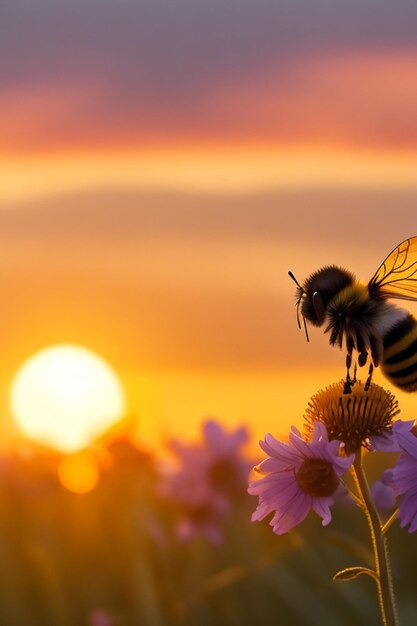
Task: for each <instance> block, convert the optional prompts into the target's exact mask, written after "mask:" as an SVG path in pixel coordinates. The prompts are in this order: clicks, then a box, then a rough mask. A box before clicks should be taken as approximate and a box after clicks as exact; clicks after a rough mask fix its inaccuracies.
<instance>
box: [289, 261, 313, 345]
mask: <svg viewBox="0 0 417 626" xmlns="http://www.w3.org/2000/svg"><path fill="white" fill-rule="evenodd" d="M288 276H289V277H290V278H292V279H293V281H294V282H295V284H296V285H297V287H298V288H299V289H300V297H299V298H298V300H297V302H296V303H295V304H296V307H297V324H298V328H299V329H300V330H301V322H300V305H301V296H302V295H303V293H304V289H303V288H302V286H301V285H300V283H299V282H298V280H297V279H296V277H295V276H294V274H293V273H292V272H291V271H288ZM302 317H303V324H304V332H305V334H306V339H307V341H308V342H310V337H309V336H308V330H307V322H306V318H305V317H304V315H303V316H302Z"/></svg>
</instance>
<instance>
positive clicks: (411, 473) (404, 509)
mask: <svg viewBox="0 0 417 626" xmlns="http://www.w3.org/2000/svg"><path fill="white" fill-rule="evenodd" d="M405 424H408V430H406V429H405V426H404V425H405ZM411 426H412V422H402V423H399V424H398V425H397V424H396V425H395V426H394V430H395V432H396V437H397V440H398V443H399V445H400V448H401V450H402V454H401V455H400V458H399V459H398V462H397V465H396V466H395V467H394V468H393V469H391V470H387V471H385V472H384V475H383V479H384V482H386V483H387V484H389V485H390V486H391V487H392V488H393V489H394V491H395V493H396V495H397V496H399V497H400V511H399V519H400V526H401V528H404V527H405V526H409V528H408V531H409V532H410V533H413V532H415V531H416V530H417V438H416V436H415V434H414V432H413V429H411ZM410 429H411V430H410Z"/></svg>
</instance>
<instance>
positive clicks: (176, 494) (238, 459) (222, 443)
mask: <svg viewBox="0 0 417 626" xmlns="http://www.w3.org/2000/svg"><path fill="white" fill-rule="evenodd" d="M247 438H248V435H247V432H246V430H245V429H244V428H239V429H237V430H236V431H235V432H233V433H227V432H226V431H225V430H224V429H223V428H222V427H221V426H220V425H219V424H218V423H216V422H214V421H212V420H210V421H207V422H206V423H205V424H204V425H203V442H202V444H198V445H196V444H195V445H185V444H183V443H181V442H179V441H173V442H171V448H172V449H173V451H174V452H175V454H176V455H177V457H178V459H179V467H178V469H177V470H176V471H175V472H173V473H171V474H170V475H169V476H167V477H166V480H165V483H164V485H163V488H162V490H163V494H164V495H165V496H166V497H169V498H170V499H171V500H173V501H175V502H176V503H177V505H178V506H179V508H180V511H181V518H180V521H179V523H178V526H177V534H178V537H179V538H180V539H181V540H184V541H187V540H189V539H192V538H193V537H196V536H198V535H202V536H204V537H206V538H207V539H208V541H210V542H211V543H213V544H218V543H220V542H221V540H222V523H223V522H224V520H225V518H226V517H227V514H228V513H229V511H230V509H231V508H232V506H233V504H234V503H235V502H236V501H237V500H238V499H239V498H242V497H243V496H244V494H245V492H246V484H247V476H248V473H249V470H250V467H251V465H252V464H251V463H250V462H249V461H248V460H246V459H245V458H244V457H243V456H242V454H241V447H242V445H243V444H245V443H246V441H247Z"/></svg>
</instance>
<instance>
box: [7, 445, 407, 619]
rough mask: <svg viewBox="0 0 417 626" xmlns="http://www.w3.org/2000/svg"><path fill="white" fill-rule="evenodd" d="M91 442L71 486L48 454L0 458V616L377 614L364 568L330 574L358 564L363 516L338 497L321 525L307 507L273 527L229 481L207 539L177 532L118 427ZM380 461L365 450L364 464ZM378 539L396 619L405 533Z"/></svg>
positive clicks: (364, 559) (175, 512) (174, 508)
mask: <svg viewBox="0 0 417 626" xmlns="http://www.w3.org/2000/svg"><path fill="white" fill-rule="evenodd" d="M103 455H105V458H106V466H107V469H103V471H102V475H101V477H100V480H99V483H98V485H97V487H96V488H95V489H94V490H92V491H90V492H88V493H85V494H75V493H71V492H70V491H68V490H67V489H65V488H64V487H63V486H62V485H61V484H60V483H59V481H58V480H57V478H56V464H57V461H58V458H57V457H56V456H55V457H53V456H51V455H50V454H46V453H45V452H41V451H38V452H34V451H33V450H32V451H29V450H26V451H25V454H24V455H21V456H20V457H19V458H17V457H14V458H13V459H7V458H4V459H3V461H2V474H1V497H0V507H1V509H0V510H1V515H0V533H1V534H0V546H1V555H2V558H1V560H0V570H1V581H2V584H1V588H0V619H1V623H2V624H15V625H16V626H20V625H22V626H32V625H33V626H35V625H36V626H38V625H39V626H40V625H42V626H57V625H61V624H62V625H68V626H70V625H71V626H73V625H75V624H77V625H80V626H81V625H84V624H85V625H87V624H88V625H90V624H91V625H94V626H110V625H118V626H135V625H137V624H143V625H144V626H148V625H149V626H159V625H160V626H163V625H167V626H171V625H173V626H174V625H175V626H176V625H178V626H182V625H184V626H185V625H187V626H188V625H189V626H192V625H194V624H204V625H210V626H211V625H212V624H223V625H228V624H260V625H263V624H265V625H266V624H269V623H270V622H271V620H277V621H278V623H280V624H283V625H285V626H291V625H293V624H294V625H295V624H297V625H298V624H300V625H305V626H310V625H311V626H315V625H317V626H318V625H319V624H322V623H323V620H326V621H331V623H334V624H340V625H342V626H344V625H346V626H348V625H351V624H363V625H365V624H367V625H368V626H369V625H371V624H375V626H376V625H377V624H379V621H378V620H379V616H378V609H377V599H376V592H375V589H374V586H373V583H372V581H371V580H368V579H366V578H363V579H359V580H357V581H354V582H350V583H341V582H339V583H335V582H332V581H331V577H332V575H333V574H334V573H336V571H338V570H339V569H341V568H343V567H348V566H351V565H358V564H363V565H369V564H370V561H369V559H370V558H371V554H370V552H369V548H370V544H369V540H368V531H367V527H366V523H365V521H364V519H363V518H362V514H361V513H360V511H358V510H357V509H356V508H355V507H354V506H353V505H352V504H351V503H349V502H348V501H344V502H341V503H339V505H337V506H335V507H334V520H333V522H332V524H331V525H330V527H328V528H326V529H323V528H322V527H321V524H320V521H319V519H318V518H317V517H316V516H312V515H311V516H310V517H309V518H308V519H307V520H306V522H304V523H303V524H302V525H301V526H300V527H298V528H297V529H296V530H295V531H293V532H291V533H290V534H288V535H284V536H282V537H278V536H276V535H274V534H273V533H272V531H271V529H270V528H269V526H268V525H267V524H266V522H265V523H251V522H250V515H251V512H252V511H253V509H254V507H255V503H256V498H253V497H250V496H248V495H246V493H245V491H244V490H242V493H241V494H240V496H239V498H238V499H237V500H236V501H235V505H234V507H233V510H232V511H231V512H230V514H229V515H228V516H227V519H226V520H223V521H222V522H219V523H220V527H221V530H222V534H223V539H222V541H221V543H220V544H218V545H212V544H210V543H209V542H208V541H207V539H206V538H205V537H204V535H201V536H197V537H196V538H195V539H194V540H192V541H190V542H183V541H179V540H178V537H177V535H176V530H175V529H176V525H177V523H178V519H179V515H180V514H181V506H179V504H178V503H176V504H175V503H172V502H169V501H167V500H164V499H162V498H161V497H160V495H158V491H157V489H156V485H157V480H156V477H157V472H156V468H155V466H154V464H153V460H152V458H151V457H150V456H149V455H148V454H146V453H144V452H143V451H142V450H140V449H139V448H138V447H137V446H134V445H132V444H131V443H130V442H128V441H126V440H125V439H121V440H120V439H119V440H117V441H113V442H108V443H107V444H106V446H105V447H102V448H101V450H100V453H99V455H98V456H99V458H102V459H103V458H104V456H103ZM387 460H388V461H389V462H392V460H393V459H392V458H390V459H384V458H383V457H382V455H381V457H379V456H378V455H375V457H372V458H368V465H369V467H370V470H371V471H370V474H371V476H376V475H378V472H379V470H380V468H379V467H378V465H382V464H386V462H387ZM369 461H371V463H370V464H369ZM389 541H390V546H391V555H392V565H393V572H394V577H395V582H396V587H397V591H398V606H399V613H400V618H401V623H402V624H412V623H413V619H414V617H413V616H414V615H415V589H414V582H413V581H414V569H415V559H416V557H417V548H416V544H415V541H414V537H413V536H411V535H408V533H407V532H405V531H403V530H400V529H399V528H398V527H397V526H394V527H393V528H392V529H391V531H390V533H389Z"/></svg>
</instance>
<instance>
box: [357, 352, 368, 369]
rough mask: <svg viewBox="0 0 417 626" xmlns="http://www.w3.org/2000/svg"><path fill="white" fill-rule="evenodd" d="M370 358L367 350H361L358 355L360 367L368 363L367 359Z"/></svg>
mask: <svg viewBox="0 0 417 626" xmlns="http://www.w3.org/2000/svg"><path fill="white" fill-rule="evenodd" d="M367 360H368V353H367V352H366V350H365V352H361V353H360V355H359V357H358V365H359V367H363V366H364V365H366V361H367Z"/></svg>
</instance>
